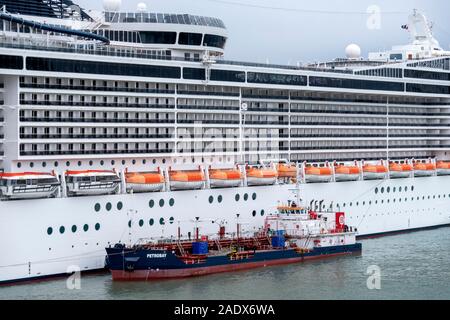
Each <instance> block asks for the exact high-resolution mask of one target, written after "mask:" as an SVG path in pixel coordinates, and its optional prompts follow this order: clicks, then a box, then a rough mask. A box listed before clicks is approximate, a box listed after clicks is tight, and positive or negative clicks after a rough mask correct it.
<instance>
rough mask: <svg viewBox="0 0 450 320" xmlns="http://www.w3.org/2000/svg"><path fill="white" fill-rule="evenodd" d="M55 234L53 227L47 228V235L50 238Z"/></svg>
mask: <svg viewBox="0 0 450 320" xmlns="http://www.w3.org/2000/svg"><path fill="white" fill-rule="evenodd" d="M52 233H53V228H52V227H48V228H47V234H48V235H49V236H50V235H51V234H52Z"/></svg>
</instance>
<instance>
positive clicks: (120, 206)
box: [117, 201, 123, 210]
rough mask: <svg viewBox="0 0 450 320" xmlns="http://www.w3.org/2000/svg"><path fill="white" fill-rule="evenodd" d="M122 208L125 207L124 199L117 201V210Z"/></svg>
mask: <svg viewBox="0 0 450 320" xmlns="http://www.w3.org/2000/svg"><path fill="white" fill-rule="evenodd" d="M122 208H123V203H122V201H119V202H117V210H122Z"/></svg>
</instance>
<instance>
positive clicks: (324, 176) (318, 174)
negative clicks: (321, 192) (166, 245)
mask: <svg viewBox="0 0 450 320" xmlns="http://www.w3.org/2000/svg"><path fill="white" fill-rule="evenodd" d="M332 177H333V173H332V171H331V168H329V167H306V168H305V179H306V182H330V181H331V178H332Z"/></svg>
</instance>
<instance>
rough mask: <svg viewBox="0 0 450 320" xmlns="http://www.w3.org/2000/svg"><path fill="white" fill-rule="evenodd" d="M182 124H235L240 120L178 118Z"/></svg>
mask: <svg viewBox="0 0 450 320" xmlns="http://www.w3.org/2000/svg"><path fill="white" fill-rule="evenodd" d="M177 122H178V123H180V124H195V123H202V124H225V125H233V124H239V120H194V119H192V120H191V119H181V120H177Z"/></svg>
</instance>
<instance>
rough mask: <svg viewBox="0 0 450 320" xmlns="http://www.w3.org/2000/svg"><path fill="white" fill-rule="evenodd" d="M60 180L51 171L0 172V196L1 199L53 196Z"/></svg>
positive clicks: (56, 191)
mask: <svg viewBox="0 0 450 320" xmlns="http://www.w3.org/2000/svg"><path fill="white" fill-rule="evenodd" d="M59 186H60V182H59V180H58V178H57V177H56V176H55V175H54V174H53V173H43V172H17V173H0V197H1V198H3V199H40V198H51V197H55V196H56V195H57V193H58V188H59Z"/></svg>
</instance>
